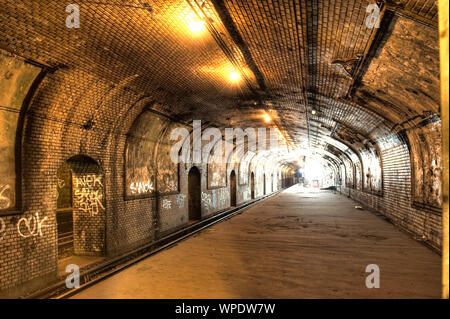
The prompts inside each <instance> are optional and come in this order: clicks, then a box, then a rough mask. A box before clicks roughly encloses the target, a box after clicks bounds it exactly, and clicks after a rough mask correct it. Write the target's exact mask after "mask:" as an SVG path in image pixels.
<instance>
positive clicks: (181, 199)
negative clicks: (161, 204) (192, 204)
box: [176, 194, 186, 208]
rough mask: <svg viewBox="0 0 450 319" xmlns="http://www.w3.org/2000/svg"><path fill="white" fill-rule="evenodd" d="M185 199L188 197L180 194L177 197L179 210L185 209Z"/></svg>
mask: <svg viewBox="0 0 450 319" xmlns="http://www.w3.org/2000/svg"><path fill="white" fill-rule="evenodd" d="M185 198H186V195H184V194H178V195H177V199H176V201H177V205H178V208H183V207H184V199H185Z"/></svg>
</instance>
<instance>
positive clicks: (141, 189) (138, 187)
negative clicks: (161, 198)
mask: <svg viewBox="0 0 450 319" xmlns="http://www.w3.org/2000/svg"><path fill="white" fill-rule="evenodd" d="M130 190H131V194H133V195H135V194H145V193H151V192H153V190H154V189H153V183H152V182H150V181H147V182H137V183H131V184H130Z"/></svg>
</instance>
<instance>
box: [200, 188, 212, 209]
mask: <svg viewBox="0 0 450 319" xmlns="http://www.w3.org/2000/svg"><path fill="white" fill-rule="evenodd" d="M202 202H203V205H205V207H206V208H207V209H208V208H213V203H212V200H211V195H210V194H207V193H203V192H202Z"/></svg>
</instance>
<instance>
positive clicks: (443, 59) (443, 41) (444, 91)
mask: <svg viewBox="0 0 450 319" xmlns="http://www.w3.org/2000/svg"><path fill="white" fill-rule="evenodd" d="M439 39H440V65H441V120H442V164H443V168H442V175H443V176H442V178H443V180H442V196H443V203H442V208H443V211H442V225H443V232H442V233H443V241H442V298H448V297H449V296H448V267H449V264H448V228H449V227H448V226H449V225H448V223H449V220H448V186H449V185H448V174H449V171H448V152H449V145H448V142H449V141H448V139H449V136H448V134H449V130H448V121H449V118H448V85H449V83H448V67H449V64H448V58H449V56H448V0H439Z"/></svg>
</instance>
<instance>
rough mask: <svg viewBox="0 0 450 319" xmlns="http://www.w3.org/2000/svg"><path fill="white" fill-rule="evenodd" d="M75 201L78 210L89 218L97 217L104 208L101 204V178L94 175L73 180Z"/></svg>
mask: <svg viewBox="0 0 450 319" xmlns="http://www.w3.org/2000/svg"><path fill="white" fill-rule="evenodd" d="M75 185H76V189H75V200H76V201H77V204H78V207H79V209H80V210H81V211H82V212H84V213H89V214H90V215H91V216H95V215H97V214H98V213H99V212H100V211H102V210H104V209H105V207H104V206H103V204H102V200H103V195H102V189H101V187H102V186H103V184H102V182H101V177H100V176H98V175H95V174H91V175H86V176H81V177H76V178H75Z"/></svg>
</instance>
